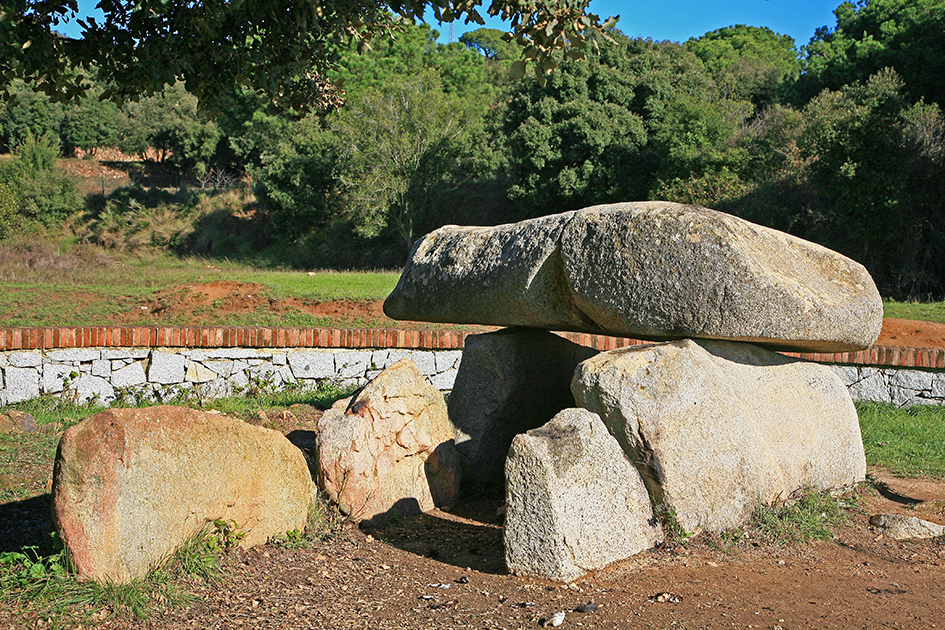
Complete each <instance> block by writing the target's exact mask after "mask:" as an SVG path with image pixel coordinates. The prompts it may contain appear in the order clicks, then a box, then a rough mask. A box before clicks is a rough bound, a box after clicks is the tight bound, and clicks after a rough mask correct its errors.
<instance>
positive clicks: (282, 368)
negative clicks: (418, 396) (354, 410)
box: [0, 348, 462, 405]
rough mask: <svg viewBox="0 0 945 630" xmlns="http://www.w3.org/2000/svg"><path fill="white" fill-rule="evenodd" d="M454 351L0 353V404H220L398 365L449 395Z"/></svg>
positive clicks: (360, 380)
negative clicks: (403, 362)
mask: <svg viewBox="0 0 945 630" xmlns="http://www.w3.org/2000/svg"><path fill="white" fill-rule="evenodd" d="M461 355H462V351H460V350H402V349H375V350H344V349H260V348H220V349H214V350H201V349H191V348H154V349H151V348H83V349H69V350H50V351H42V350H31V351H19V352H4V353H0V368H2V369H0V372H2V378H0V405H7V404H11V403H15V402H20V401H23V400H28V399H30V398H36V397H38V396H41V395H47V394H62V393H65V394H66V395H72V396H74V397H75V399H76V400H77V401H79V402H86V401H89V400H92V399H95V398H97V399H99V400H101V401H103V402H109V401H112V400H115V399H116V398H121V397H124V398H125V399H129V400H130V399H134V398H141V397H145V398H151V399H157V400H169V399H171V398H173V397H174V396H176V395H179V394H181V393H184V392H189V393H192V394H193V395H195V396H199V397H201V398H219V397H222V396H228V395H231V394H236V393H240V392H243V391H247V390H250V389H264V390H273V391H275V390H281V389H283V388H284V387H285V386H286V385H287V384H290V383H294V384H296V385H297V386H302V387H309V388H314V387H316V386H317V385H318V384H320V383H322V382H324V381H329V382H332V383H336V384H338V385H341V386H345V385H363V384H365V383H367V381H368V380H370V379H372V378H373V377H374V376H375V375H377V373H378V372H380V371H381V370H382V369H384V368H386V367H388V366H390V365H393V364H394V363H396V362H397V361H399V360H400V359H402V358H405V357H407V358H410V359H412V360H413V361H414V362H415V363H416V364H417V366H418V367H419V368H420V371H421V372H422V373H423V374H424V376H426V377H427V378H428V379H429V380H430V382H432V383H433V384H434V385H435V386H436V387H437V388H439V389H441V390H450V389H452V387H453V380H454V379H455V378H456V369H457V367H459V360H460V357H461Z"/></svg>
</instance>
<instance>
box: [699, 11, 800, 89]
mask: <svg viewBox="0 0 945 630" xmlns="http://www.w3.org/2000/svg"><path fill="white" fill-rule="evenodd" d="M685 46H686V48H687V49H688V50H691V51H692V52H694V53H695V54H696V56H697V57H699V59H701V60H702V63H704V64H705V66H706V69H707V70H708V71H709V72H710V73H711V74H712V76H713V78H715V81H716V83H717V84H718V85H719V86H720V87H722V88H723V89H724V90H725V91H726V92H727V93H728V94H729V95H730V96H731V97H733V98H737V99H744V100H750V101H752V102H753V103H755V104H756V105H766V104H769V103H771V102H773V101H774V100H775V97H776V94H777V92H778V90H779V88H781V87H782V86H784V85H790V84H792V83H793V82H794V81H795V80H797V77H798V76H799V75H800V69H801V65H800V61H799V60H798V57H797V48H796V47H795V46H794V40H793V39H792V38H791V37H789V36H788V35H780V34H778V33H775V32H774V31H772V30H771V29H770V28H758V27H756V26H745V25H744V24H738V25H736V26H728V27H725V28H720V29H718V30H715V31H710V32H708V33H706V34H705V35H703V36H702V37H698V38H692V39H690V40H689V41H687V42H686V44H685Z"/></svg>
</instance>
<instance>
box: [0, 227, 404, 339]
mask: <svg viewBox="0 0 945 630" xmlns="http://www.w3.org/2000/svg"><path fill="white" fill-rule="evenodd" d="M399 277H400V274H399V272H397V271H378V272H336V271H315V272H305V271H285V270H260V269H256V268H252V267H249V266H245V265H239V264H235V263H231V262H228V261H225V260H224V261H221V260H206V259H200V258H179V257H176V256H171V255H150V256H146V257H137V256H127V255H112V254H108V253H106V252H104V250H101V249H99V248H92V247H87V246H76V247H73V248H71V249H67V250H61V249H60V248H58V247H56V246H55V245H50V244H41V245H39V246H37V247H33V248H29V249H27V248H23V247H19V248H17V247H11V246H0V326H103V325H121V324H142V325H231V326H241V325H242V326H260V325H267V326H331V325H344V326H354V325H357V326H375V325H377V326H383V325H385V324H384V323H383V322H380V321H374V320H373V319H363V318H362V320H359V321H354V320H350V321H349V320H343V319H338V318H330V317H329V318H326V317H317V316H314V315H312V314H310V313H305V312H303V310H302V309H300V308H291V307H287V308H276V309H273V308H268V307H266V306H264V307H261V308H256V309H252V310H250V311H247V312H236V313H234V312H227V313H224V312H223V311H222V309H219V308H217V307H218V306H219V305H216V304H210V305H207V306H205V307H203V308H199V309H196V310H194V309H191V310H187V311H182V310H180V309H178V310H177V311H176V312H173V313H171V312H169V313H168V314H166V315H163V316H160V317H158V316H152V315H151V314H149V313H143V314H142V313H140V312H139V311H140V310H141V305H142V304H143V303H146V302H152V301H155V300H157V299H158V298H159V297H160V298H162V300H161V301H162V303H163V302H169V304H170V305H173V302H174V301H175V300H176V301H179V300H181V299H183V298H184V297H185V294H186V291H183V289H185V288H186V287H190V286H193V285H199V284H202V283H210V282H216V281H228V282H235V283H245V284H260V285H263V287H265V288H264V289H261V290H260V291H258V294H259V295H261V296H263V297H265V298H267V299H268V300H296V301H299V302H305V303H312V302H327V301H334V300H353V301H377V300H383V299H384V298H385V297H387V295H388V294H389V293H390V292H391V291H392V290H393V288H394V286H395V285H396V284H397V280H398V278H399ZM175 290H176V291H175ZM169 293H171V294H173V295H168V294H169ZM391 325H393V323H392V322H387V323H386V326H391Z"/></svg>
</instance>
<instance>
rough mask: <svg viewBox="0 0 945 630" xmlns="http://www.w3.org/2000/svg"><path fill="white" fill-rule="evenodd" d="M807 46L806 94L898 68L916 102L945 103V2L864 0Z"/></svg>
mask: <svg viewBox="0 0 945 630" xmlns="http://www.w3.org/2000/svg"><path fill="white" fill-rule="evenodd" d="M834 15H836V17H837V24H836V26H835V27H834V28H833V29H830V28H828V27H826V26H825V27H823V28H820V29H817V32H816V33H815V35H814V38H813V39H812V40H811V41H810V43H809V44H808V45H807V46H806V47H805V49H804V52H805V59H804V70H805V77H804V89H805V96H806V97H807V98H810V97H812V96H813V95H815V94H817V93H818V92H820V91H821V90H823V89H825V88H829V89H831V90H838V89H840V88H841V87H842V86H844V85H847V84H850V83H853V82H855V81H861V82H863V81H866V80H867V79H868V78H869V77H870V76H872V75H874V74H875V73H877V72H878V71H879V70H881V69H882V68H893V69H895V71H896V73H897V74H898V75H899V76H900V77H902V80H903V82H904V85H903V94H904V95H906V96H907V97H908V98H909V99H910V100H911V101H912V102H916V101H918V100H919V99H922V98H924V99H925V102H927V103H938V104H939V105H940V106H945V37H943V36H942V34H943V33H945V0H869V1H867V0H860V1H859V2H858V3H857V4H855V5H854V4H853V3H852V2H844V3H843V4H841V5H840V6H839V7H837V9H836V10H835V11H834Z"/></svg>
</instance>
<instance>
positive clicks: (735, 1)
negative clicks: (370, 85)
mask: <svg viewBox="0 0 945 630" xmlns="http://www.w3.org/2000/svg"><path fill="white" fill-rule="evenodd" d="M841 1H842V0H648V1H643V0H592V2H591V6H590V12H591V13H596V14H597V15H599V16H600V17H601V18H602V19H604V18H607V16H609V15H619V16H620V22H618V23H617V28H619V29H620V30H621V31H623V32H624V33H626V34H627V35H630V36H631V37H650V38H652V39H654V40H665V39H668V40H672V41H677V42H684V41H686V40H687V39H689V38H690V37H699V36H700V35H704V34H705V33H707V32H709V31H712V30H715V29H718V28H722V27H725V26H732V25H734V24H747V25H749V26H767V27H768V28H770V29H772V30H774V31H776V32H778V33H782V34H784V35H790V36H791V37H793V38H794V43H795V44H796V45H797V47H798V48H800V47H801V46H803V45H805V44H807V43H808V42H809V41H810V39H811V37H813V35H814V31H815V30H816V29H817V28H818V27H821V26H831V27H833V26H834V25H835V24H836V20H835V18H834V15H833V10H834V9H836V8H837V6H839V5H840V3H841ZM97 3H98V0H79V12H80V14H84V15H95V14H96V11H95V5H96V4H97ZM484 4H485V5H486V6H488V0H485V2H484ZM487 22H488V24H487V26H489V27H491V28H498V29H502V30H507V28H508V26H507V25H503V24H502V22H501V21H500V20H493V19H489V20H487ZM432 26H433V27H434V28H436V29H437V30H439V31H440V32H441V33H442V37H441V41H446V38H447V36H448V33H449V25H447V24H444V25H442V26H438V25H436V24H432ZM474 28H478V26H477V25H475V24H470V25H465V24H462V22H457V23H455V24H454V25H453V32H454V36H455V37H456V38H459V36H460V35H461V34H462V33H465V32H466V31H468V30H472V29H474ZM60 30H62V31H63V32H64V33H66V34H67V35H71V36H73V37H77V36H78V35H79V33H80V32H81V31H80V29H79V26H78V25H77V24H76V23H75V22H74V21H73V22H70V23H69V24H66V25H64V26H63V27H62V28H61V29H60Z"/></svg>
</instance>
